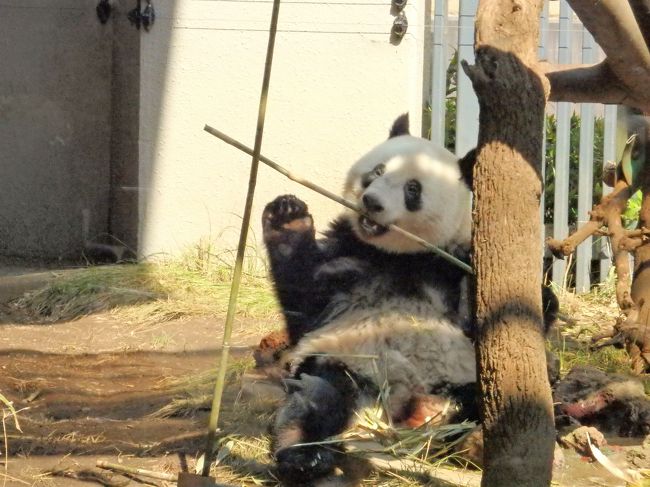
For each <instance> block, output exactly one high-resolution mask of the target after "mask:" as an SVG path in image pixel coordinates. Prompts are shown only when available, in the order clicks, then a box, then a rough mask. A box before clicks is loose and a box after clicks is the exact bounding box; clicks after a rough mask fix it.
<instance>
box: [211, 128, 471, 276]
mask: <svg viewBox="0 0 650 487" xmlns="http://www.w3.org/2000/svg"><path fill="white" fill-rule="evenodd" d="M203 130H205V131H206V132H207V133H209V134H211V135H214V136H215V137H217V138H218V139H221V140H222V141H224V142H225V143H226V144H229V145H231V146H233V147H235V148H236V149H239V150H240V151H242V152H244V153H246V154H248V155H252V154H253V150H251V149H250V148H249V147H248V146H246V145H244V144H242V143H241V142H239V141H238V140H235V139H233V138H232V137H230V136H228V135H226V134H224V133H223V132H221V131H220V130H217V129H215V128H214V127H211V126H210V125H207V124H206V125H205V127H203ZM259 160H260V162H263V163H264V164H266V165H267V166H269V167H270V168H272V169H275V170H276V171H278V172H279V173H280V174H282V175H284V176H285V177H287V178H288V179H290V180H291V181H295V182H296V183H298V184H301V185H303V186H305V187H307V188H309V189H311V190H313V191H316V192H317V193H319V194H322V195H323V196H325V197H326V198H329V199H331V200H333V201H336V202H337V203H339V204H340V205H343V206H345V207H346V208H350V209H351V210H354V211H356V212H357V213H362V214H363V210H362V209H361V208H360V207H359V206H358V205H355V204H354V203H353V202H351V201H348V200H346V199H345V198H341V197H340V196H339V195H337V194H335V193H332V192H331V191H329V190H327V189H325V188H322V187H321V186H318V185H317V184H314V183H312V182H311V181H308V180H307V179H305V178H302V177H300V176H297V175H295V174H293V173H291V172H290V171H288V170H287V169H285V168H284V167H282V166H281V165H280V164H278V163H276V162H273V161H272V160H271V159H269V158H268V157H265V156H263V155H262V154H260V155H259ZM388 228H389V229H390V230H391V231H394V232H397V233H400V234H401V235H403V236H404V237H406V238H408V239H410V240H413V241H414V242H417V243H418V244H420V245H421V246H422V247H424V248H425V249H427V250H429V251H430V252H433V253H434V254H437V255H439V256H440V257H442V258H443V259H445V260H447V261H449V262H451V263H452V264H455V265H457V266H458V267H460V268H461V269H463V270H464V271H465V272H467V273H468V274H473V273H474V271H473V270H472V267H471V266H470V265H469V264H467V263H466V262H463V261H462V260H460V259H458V258H456V257H454V256H453V255H451V254H450V253H448V252H445V251H444V250H442V249H441V248H439V247H437V246H435V245H433V244H432V243H429V242H427V241H426V240H424V239H423V238H420V237H418V236H417V235H415V234H413V233H411V232H409V231H407V230H404V229H403V228H400V227H398V226H397V225H394V224H390V225H388Z"/></svg>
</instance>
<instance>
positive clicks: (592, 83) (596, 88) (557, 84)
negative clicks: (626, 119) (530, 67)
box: [540, 62, 639, 107]
mask: <svg viewBox="0 0 650 487" xmlns="http://www.w3.org/2000/svg"><path fill="white" fill-rule="evenodd" d="M540 66H541V68H542V70H543V71H544V74H546V77H547V78H548V80H549V82H550V83H551V92H550V94H549V100H551V101H570V102H574V103H607V104H616V105H618V104H623V105H630V106H635V107H636V106H638V105H639V102H638V101H637V100H635V99H633V98H632V97H631V96H630V93H629V91H628V89H627V88H626V87H625V85H624V84H623V83H622V82H621V81H620V80H619V79H618V78H617V77H616V75H615V74H614V73H613V72H612V70H611V69H610V67H609V66H608V65H607V63H606V62H602V63H599V64H593V65H589V64H573V65H555V64H550V63H546V62H542V63H540Z"/></svg>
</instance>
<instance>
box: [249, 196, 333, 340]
mask: <svg viewBox="0 0 650 487" xmlns="http://www.w3.org/2000/svg"><path fill="white" fill-rule="evenodd" d="M262 226H263V236H264V243H265V244H266V249H267V252H268V257H269V264H270V271H271V277H272V279H273V282H274V284H275V291H276V295H277V297H278V300H279V302H280V305H281V307H282V311H283V313H284V316H285V319H286V322H287V332H288V335H289V340H290V342H291V344H295V343H296V342H297V341H298V339H300V337H302V335H304V334H305V333H306V332H307V331H309V330H310V329H311V328H312V327H313V326H314V320H315V318H316V317H317V316H318V315H319V314H320V313H321V312H322V311H323V309H324V308H325V306H326V304H327V303H328V302H329V299H330V297H331V293H332V291H331V290H329V289H327V284H326V283H324V282H323V280H322V279H319V278H317V275H316V273H317V269H318V268H319V267H320V266H321V265H322V264H323V262H324V261H325V259H326V258H327V256H326V254H327V250H325V249H326V247H327V246H323V247H321V246H320V245H319V243H317V241H316V238H315V229H314V222H313V219H312V216H311V215H310V214H309V212H308V209H307V205H306V204H305V203H304V202H303V201H301V200H299V199H298V198H296V197H295V196H293V195H284V196H279V197H277V198H276V199H275V200H273V201H272V202H271V203H269V204H268V205H266V208H265V209H264V212H263V215H262ZM326 240H327V239H326Z"/></svg>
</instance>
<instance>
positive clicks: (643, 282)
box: [628, 121, 650, 373]
mask: <svg viewBox="0 0 650 487" xmlns="http://www.w3.org/2000/svg"><path fill="white" fill-rule="evenodd" d="M637 129H638V131H643V133H642V134H641V137H640V143H641V144H642V146H641V147H642V150H643V151H644V154H643V156H640V158H642V159H645V161H646V162H645V166H644V168H643V169H642V171H641V174H640V175H639V176H640V189H641V193H642V194H643V199H642V200H641V201H642V202H641V211H640V212H639V223H638V225H637V228H641V229H643V228H650V143H649V142H648V139H649V138H650V130H649V128H648V124H647V122H645V121H644V122H643V124H642V126H641V127H637ZM641 242H642V243H641V245H640V246H639V247H637V248H636V249H635V251H634V278H633V280H632V288H631V292H630V294H631V297H632V301H633V302H634V308H635V311H636V313H633V314H630V315H629V316H628V318H631V319H634V320H635V325H636V326H635V327H634V328H635V329H636V330H637V331H636V336H635V337H634V340H630V341H633V343H629V344H628V351H629V352H630V355H631V358H632V369H633V370H634V371H635V372H637V373H643V372H646V371H647V369H648V366H649V365H650V239H648V237H645V238H644V237H641ZM630 338H632V337H630Z"/></svg>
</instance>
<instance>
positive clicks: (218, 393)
mask: <svg viewBox="0 0 650 487" xmlns="http://www.w3.org/2000/svg"><path fill="white" fill-rule="evenodd" d="M279 12H280V0H273V10H272V12H271V26H270V28H269V41H268V45H267V49H266V61H265V64H264V78H263V80H262V91H261V94H260V103H259V110H258V114H257V130H256V132H255V147H254V149H253V154H252V156H253V159H252V161H251V170H250V176H249V180H248V193H247V195H246V204H245V206H244V215H243V218H242V225H241V231H240V234H239V246H238V247H237V257H236V260H235V267H234V270H233V280H232V285H231V288H230V300H229V301H228V313H227V315H226V323H225V325H224V330H223V345H222V347H221V360H220V363H219V370H218V375H217V381H216V382H215V386H214V395H213V397H212V407H211V410H210V421H209V423H208V435H207V439H206V445H205V457H204V463H203V471H202V472H201V475H203V476H204V477H207V476H208V475H209V473H210V465H211V463H212V458H213V452H214V440H215V437H216V434H217V425H218V423H219V411H220V408H221V398H222V396H223V389H224V385H225V379H226V367H227V366H228V354H229V351H230V336H231V334H232V324H233V321H234V318H235V308H236V305H237V294H238V292H239V284H240V282H241V274H242V266H243V262H244V253H245V250H246V239H247V237H248V227H249V223H250V217H251V210H252V207H253V196H254V195H255V183H256V182H257V170H258V167H259V160H260V153H261V151H262V136H263V135H264V120H265V117H266V101H267V99H268V93H269V84H270V81H271V66H272V64H273V50H274V48H275V34H276V32H277V28H278V16H279Z"/></svg>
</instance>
